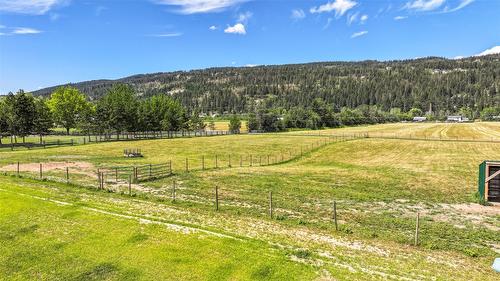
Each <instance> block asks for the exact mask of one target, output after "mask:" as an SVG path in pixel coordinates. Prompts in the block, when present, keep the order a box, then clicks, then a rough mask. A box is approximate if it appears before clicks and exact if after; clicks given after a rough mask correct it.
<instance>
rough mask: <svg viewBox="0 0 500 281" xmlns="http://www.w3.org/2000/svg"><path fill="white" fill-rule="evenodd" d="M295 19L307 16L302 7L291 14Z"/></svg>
mask: <svg viewBox="0 0 500 281" xmlns="http://www.w3.org/2000/svg"><path fill="white" fill-rule="evenodd" d="M290 17H291V18H292V19H294V20H301V19H303V18H305V17H306V13H304V10H302V9H295V10H292V15H291V16H290Z"/></svg>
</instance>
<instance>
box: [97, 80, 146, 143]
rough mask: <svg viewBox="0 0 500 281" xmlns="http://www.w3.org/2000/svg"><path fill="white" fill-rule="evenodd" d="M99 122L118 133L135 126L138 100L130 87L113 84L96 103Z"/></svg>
mask: <svg viewBox="0 0 500 281" xmlns="http://www.w3.org/2000/svg"><path fill="white" fill-rule="evenodd" d="M97 112H98V115H97V116H98V118H99V120H98V121H99V122H101V123H102V126H104V127H105V128H108V129H111V130H113V131H115V132H116V133H117V134H118V135H119V134H120V133H122V132H125V131H133V130H135V129H136V128H137V122H138V118H137V112H138V101H137V97H136V96H135V92H134V90H133V89H132V87H130V86H127V85H123V84H120V85H116V86H114V87H113V88H112V89H111V90H110V91H109V92H108V94H107V95H106V96H104V97H103V98H102V99H100V100H99V102H98V104H97Z"/></svg>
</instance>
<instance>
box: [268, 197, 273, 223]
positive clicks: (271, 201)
mask: <svg viewBox="0 0 500 281" xmlns="http://www.w3.org/2000/svg"><path fill="white" fill-rule="evenodd" d="M269 216H270V217H271V219H272V218H273V192H272V191H269Z"/></svg>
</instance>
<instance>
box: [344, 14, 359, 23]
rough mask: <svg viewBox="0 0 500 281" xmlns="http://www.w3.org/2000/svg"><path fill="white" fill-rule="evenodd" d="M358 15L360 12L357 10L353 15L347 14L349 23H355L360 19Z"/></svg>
mask: <svg viewBox="0 0 500 281" xmlns="http://www.w3.org/2000/svg"><path fill="white" fill-rule="evenodd" d="M358 17H359V12H356V13H354V14H352V15H348V16H347V24H348V25H351V24H353V23H355V22H356V21H357V20H358Z"/></svg>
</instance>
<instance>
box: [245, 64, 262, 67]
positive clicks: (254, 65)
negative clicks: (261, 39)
mask: <svg viewBox="0 0 500 281" xmlns="http://www.w3.org/2000/svg"><path fill="white" fill-rule="evenodd" d="M256 66H259V65H258V64H245V67H256Z"/></svg>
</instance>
